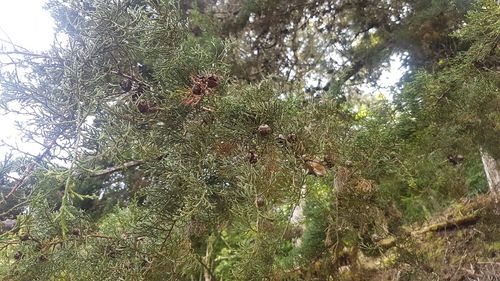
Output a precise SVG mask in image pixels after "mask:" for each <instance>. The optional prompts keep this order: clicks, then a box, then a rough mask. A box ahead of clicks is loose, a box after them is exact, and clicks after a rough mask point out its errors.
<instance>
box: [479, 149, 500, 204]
mask: <svg viewBox="0 0 500 281" xmlns="http://www.w3.org/2000/svg"><path fill="white" fill-rule="evenodd" d="M481 160H482V161H483V167H484V173H485V174H486V179H487V180H488V187H489V189H490V193H491V194H492V195H494V196H498V195H500V170H499V169H498V168H499V164H498V161H497V160H496V159H495V158H493V157H492V156H491V155H490V154H488V153H487V152H486V151H484V150H483V149H481Z"/></svg>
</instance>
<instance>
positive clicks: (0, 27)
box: [0, 0, 54, 158]
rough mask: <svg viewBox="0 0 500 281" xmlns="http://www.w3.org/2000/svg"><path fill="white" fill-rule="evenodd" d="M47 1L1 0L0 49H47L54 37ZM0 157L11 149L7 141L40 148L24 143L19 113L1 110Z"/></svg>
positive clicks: (31, 150)
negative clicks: (17, 47) (17, 124)
mask: <svg viewBox="0 0 500 281" xmlns="http://www.w3.org/2000/svg"><path fill="white" fill-rule="evenodd" d="M45 2H46V0H0V48H2V47H3V48H4V49H6V50H11V49H12V46H11V45H10V44H9V42H12V43H14V44H16V45H18V46H21V47H24V48H26V49H29V50H32V51H35V52H41V51H44V50H47V49H49V48H50V45H51V43H52V41H53V38H54V21H53V19H52V17H51V16H50V14H49V12H48V11H46V10H44V9H43V6H44V5H45ZM0 113H1V115H0V118H1V119H0V158H3V156H2V155H4V154H5V153H6V152H8V151H9V150H10V149H9V148H8V147H5V146H3V145H2V142H4V141H5V142H6V143H8V144H10V145H12V146H16V147H19V149H20V150H23V151H27V152H29V153H34V154H36V153H38V152H39V151H40V147H39V146H38V145H35V144H30V143H26V142H25V140H23V139H21V132H19V131H18V130H17V129H16V126H15V121H16V120H17V121H19V116H15V114H7V115H5V112H0Z"/></svg>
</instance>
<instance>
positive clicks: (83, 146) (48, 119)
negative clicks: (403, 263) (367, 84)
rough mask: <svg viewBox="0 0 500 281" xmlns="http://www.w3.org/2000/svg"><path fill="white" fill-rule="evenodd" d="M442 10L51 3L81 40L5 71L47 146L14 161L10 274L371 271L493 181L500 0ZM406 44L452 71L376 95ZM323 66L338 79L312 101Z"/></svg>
mask: <svg viewBox="0 0 500 281" xmlns="http://www.w3.org/2000/svg"><path fill="white" fill-rule="evenodd" d="M313 2H314V3H313ZM424 2H425V3H424ZM424 2H422V3H421V4H422V5H420V4H419V5H417V4H414V3H413V2H411V1H408V2H407V1H392V2H390V3H389V2H387V3H383V4H380V5H374V4H373V3H364V2H363V1H361V2H359V3H358V2H355V3H353V4H345V3H342V5H340V8H336V7H332V6H331V5H330V4H328V3H327V2H326V1H325V2H322V1H312V2H309V1H305V2H304V1H244V2H242V6H240V8H241V9H240V10H238V11H237V12H236V14H237V15H238V16H237V17H235V18H234V22H233V21H228V20H227V19H224V18H220V14H224V13H226V14H227V13H230V12H234V11H232V10H230V9H229V8H228V7H227V6H226V4H227V3H219V4H215V7H214V8H213V9H210V7H207V5H206V4H207V3H208V2H205V1H196V3H194V2H193V3H191V2H189V1H188V2H186V1H170V0H169V1H105V0H94V1H90V0H86V1H79V0H78V1H77V0H74V1H62V0H61V1H59V0H52V1H50V2H49V4H48V8H49V10H50V11H51V12H52V14H53V16H54V17H55V19H56V23H57V31H58V36H60V37H61V38H64V40H61V41H62V42H56V43H57V44H55V45H54V46H53V48H52V49H51V50H50V51H48V52H46V53H43V54H33V53H29V52H28V51H27V50H24V49H20V48H19V47H17V46H11V47H12V48H13V50H12V54H10V53H9V55H11V58H12V60H13V64H14V67H12V66H9V65H6V66H4V65H0V66H2V68H0V70H1V72H0V84H1V86H2V96H1V104H2V107H3V108H4V109H6V110H7V111H19V112H20V114H24V115H25V116H26V118H28V120H29V122H27V123H24V124H21V125H23V127H22V128H23V130H24V131H23V133H24V134H25V137H27V138H28V139H29V140H31V141H35V142H37V143H40V144H43V145H42V152H41V153H40V154H39V155H26V156H25V157H23V158H18V159H15V158H13V157H12V158H10V157H7V158H6V159H5V161H4V163H3V164H2V166H0V171H1V173H0V176H1V177H0V180H1V181H2V187H1V189H0V190H1V191H2V194H3V195H4V196H3V197H2V200H1V201H0V204H2V205H0V208H1V210H2V212H3V214H1V218H2V220H5V219H11V218H16V219H17V221H16V224H15V227H13V228H12V229H8V230H5V231H4V230H3V229H2V230H1V231H2V234H1V235H0V245H1V246H0V247H1V248H0V253H1V254H2V257H1V258H0V274H1V275H2V276H5V277H3V278H4V280H206V281H208V280H212V281H215V280H329V279H331V278H334V277H335V278H341V276H343V277H342V278H344V277H345V275H342V274H341V272H342V270H341V269H342V268H343V267H344V268H345V266H350V267H351V268H352V274H351V275H352V276H358V275H356V274H357V273H356V272H355V270H356V266H357V263H358V260H356V259H357V258H358V257H359V256H362V255H364V256H368V257H370V258H378V257H380V256H383V255H384V251H386V249H385V248H384V247H385V246H384V245H383V244H382V243H380V240H383V239H384V238H390V237H393V236H397V237H398V238H401V239H406V230H405V229H404V228H403V224H405V223H413V222H421V221H423V220H425V219H429V218H430V217H432V216H433V215H434V214H435V213H436V212H438V211H440V210H443V209H444V208H446V207H447V206H449V205H450V204H451V202H453V201H456V200H458V199H460V198H462V197H465V196H471V195H478V194H481V193H484V192H485V191H486V182H485V179H484V175H483V172H482V167H481V162H480V156H479V152H478V151H479V147H483V148H484V149H486V150H487V151H488V152H490V153H491V154H492V155H494V156H495V157H497V158H498V156H499V155H500V154H499V153H500V152H499V151H497V148H498V147H500V146H499V143H498V138H496V136H498V134H499V131H498V124H499V123H500V122H499V121H500V117H499V115H498V111H497V110H496V109H497V108H500V104H499V102H500V101H499V95H498V75H497V73H496V72H497V71H496V69H497V68H498V67H497V64H496V61H495V60H497V57H498V54H497V52H498V50H497V49H498V48H497V45H498V43H499V42H498V38H499V37H498V33H499V28H498V20H496V19H498V12H499V9H498V7H497V6H496V5H495V4H494V3H493V2H492V1H484V2H481V4H478V6H477V7H476V10H474V11H473V12H471V13H470V16H469V18H468V20H469V23H468V24H467V25H465V26H464V27H463V28H462V29H460V30H458V31H456V32H455V33H454V36H455V37H450V36H449V34H450V32H452V31H454V30H456V26H457V25H458V23H459V22H460V21H461V20H462V18H461V17H460V15H463V12H464V9H465V8H466V7H468V5H467V3H462V2H464V1H459V2H460V3H462V4H464V5H458V4H457V5H447V4H446V3H447V2H446V1H430V2H432V3H431V4H432V5H430V6H429V7H423V6H425V5H424V4H426V3H427V2H428V1H424ZM445 2H446V3H445ZM465 2H468V1H465ZM457 3H458V2H457ZM363 5H366V6H363ZM187 6H189V7H197V9H196V10H195V9H187V8H186V7H187ZM236 6H238V5H236ZM297 7H300V8H301V9H297ZM218 9H219V10H218ZM224 9H226V10H224ZM278 15H279V16H278ZM320 15H324V17H323V16H320ZM454 15H457V17H456V18H453V16H454ZM434 17H437V18H438V19H439V20H443V21H442V24H439V23H438V22H437V21H435V20H434V19H433V18H434ZM452 18H453V19H452ZM417 31H418V32H417ZM229 34H231V36H232V37H231V36H229ZM426 34H430V35H426ZM399 35H406V37H405V36H401V37H398V36H399ZM332 36H333V37H332ZM429 36H430V37H429ZM420 39H426V40H424V41H422V40H420ZM273 40H274V41H273ZM417 42H421V43H417ZM457 42H459V44H458V43H457ZM249 43H250V44H249ZM455 43H457V45H455ZM407 44H409V45H411V46H408V45H407ZM419 44H420V45H419ZM351 45H352V46H351ZM331 46H334V47H335V48H336V49H335V50H334V49H332V48H331ZM403 50H408V51H409V52H410V53H411V55H412V56H413V57H412V59H413V62H412V67H413V68H417V67H419V66H426V67H428V69H432V68H434V69H435V71H434V72H426V71H424V70H421V71H419V72H416V73H415V74H414V75H409V76H408V77H407V78H408V80H407V81H405V86H404V88H403V90H402V92H401V93H400V94H395V96H394V102H392V101H389V100H386V99H383V98H381V97H376V98H373V97H366V96H364V95H358V94H359V88H357V85H356V83H357V82H359V81H362V80H365V81H374V80H376V79H375V78H376V77H377V76H378V75H379V74H380V73H381V71H382V70H383V69H384V65H383V64H384V62H385V61H387V59H388V57H389V56H390V55H392V54H393V53H394V52H396V51H398V52H399V51H403ZM458 50H462V51H463V52H461V53H457V51H458ZM0 55H1V53H0ZM322 56H323V57H322ZM337 56H338V59H339V60H340V61H344V62H347V63H341V64H342V65H341V66H339V65H336V64H337V62H335V63H333V61H334V60H333V58H335V60H336V59H337ZM327 57H329V58H330V60H328V61H327ZM492 61H493V62H492ZM435 62H436V64H435V65H434V63H435ZM253 63H255V64H253ZM19 73H23V74H22V75H19ZM311 73H313V74H311ZM314 73H316V74H314ZM327 74H328V75H327ZM329 74H332V75H329ZM307 75H310V76H307ZM311 77H312V78H315V79H316V78H319V80H321V79H323V78H325V77H327V78H328V80H330V83H329V84H327V85H326V86H323V84H321V83H320V82H321V81H320V82H318V86H317V87H316V88H318V89H319V90H317V91H316V90H315V92H316V93H312V92H311V91H308V92H307V91H306V92H305V93H304V89H302V86H303V85H306V86H307V88H309V87H313V86H314V85H310V84H311V82H310V80H311V79H312V78H311ZM209 79H212V80H209ZM290 80H294V81H290ZM209 82H212V83H213V84H209ZM319 92H321V93H319ZM349 93H351V95H349ZM19 106H21V107H22V108H23V110H18V107H19ZM458 155H460V156H461V157H458ZM450 157H451V158H450ZM458 159H460V160H458ZM10 191H12V192H10ZM10 193H12V194H10ZM7 194H9V195H7ZM299 210H302V214H299V215H297V213H300V212H299ZM296 216H298V217H299V220H294V219H292V218H293V217H296ZM358 253H362V255H361V254H358ZM388 260H390V263H387V264H390V265H393V264H397V263H398V262H399V261H400V260H398V256H397V255H392V254H391V255H390V258H388ZM415 262H417V261H415ZM352 276H351V277H352ZM346 278H347V277H346ZM353 278H354V277H353Z"/></svg>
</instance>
